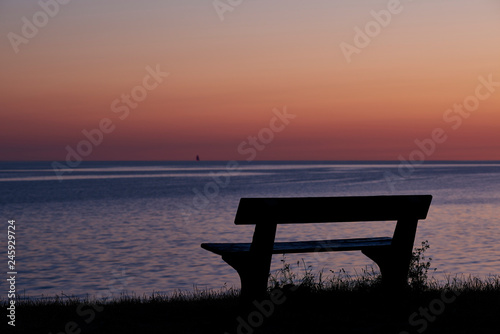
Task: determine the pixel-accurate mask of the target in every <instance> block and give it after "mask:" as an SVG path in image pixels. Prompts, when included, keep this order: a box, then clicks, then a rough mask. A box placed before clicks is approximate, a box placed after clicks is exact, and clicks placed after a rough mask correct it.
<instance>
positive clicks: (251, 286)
mask: <svg viewBox="0 0 500 334" xmlns="http://www.w3.org/2000/svg"><path fill="white" fill-rule="evenodd" d="M222 259H223V260H224V261H225V262H226V263H227V264H229V265H230V266H231V267H233V268H234V269H235V270H236V271H237V272H238V275H239V276H240V281H241V299H242V302H252V301H254V300H258V299H260V298H264V297H265V295H266V291H267V281H268V278H269V269H270V265H271V263H270V262H271V261H270V259H269V261H265V259H258V258H256V257H255V256H252V255H251V254H238V255H225V256H223V257H222Z"/></svg>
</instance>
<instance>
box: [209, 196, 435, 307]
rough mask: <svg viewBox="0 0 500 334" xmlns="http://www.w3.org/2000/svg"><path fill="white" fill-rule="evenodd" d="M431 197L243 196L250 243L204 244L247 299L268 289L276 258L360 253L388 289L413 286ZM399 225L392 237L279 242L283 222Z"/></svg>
mask: <svg viewBox="0 0 500 334" xmlns="http://www.w3.org/2000/svg"><path fill="white" fill-rule="evenodd" d="M431 200H432V196H431V195H414V196H407V195H403V196H362V197H307V198H242V199H241V200H240V203H239V206H238V211H237V213H236V218H235V221H234V223H235V224H236V225H248V224H251V225H255V231H254V234H253V239H252V242H251V243H203V244H201V247H202V248H204V249H206V250H209V251H211V252H214V253H216V254H218V255H221V256H222V259H223V260H224V261H225V262H227V263H228V264H229V265H230V266H232V267H233V268H234V269H235V270H236V271H237V272H238V274H239V276H240V280H241V296H242V298H243V299H255V298H260V297H263V296H264V295H265V293H266V291H267V284H268V277H269V270H270V266H271V257H272V254H287V253H309V252H331V251H352V250H360V251H361V252H362V253H363V254H365V255H366V256H368V257H369V258H370V259H372V260H373V261H374V262H375V263H377V265H378V266H379V268H380V272H381V274H382V282H383V284H384V285H385V286H386V287H389V288H391V289H399V288H403V287H405V286H407V284H408V269H409V265H410V260H411V256H412V251H413V242H414V239H415V233H416V230H417V224H418V220H419V219H425V218H426V216H427V212H428V210H429V206H430V203H431ZM358 221H365V222H371V221H397V224H396V228H395V230H394V234H393V236H392V238H391V237H373V238H358V239H339V240H318V241H296V242H274V238H275V235H276V227H277V225H278V224H305V223H336V222H358Z"/></svg>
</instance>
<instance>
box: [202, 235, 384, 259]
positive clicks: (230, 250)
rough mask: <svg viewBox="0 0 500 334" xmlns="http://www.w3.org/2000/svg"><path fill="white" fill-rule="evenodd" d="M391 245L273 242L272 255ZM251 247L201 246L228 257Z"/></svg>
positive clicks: (359, 241) (367, 241)
mask: <svg viewBox="0 0 500 334" xmlns="http://www.w3.org/2000/svg"><path fill="white" fill-rule="evenodd" d="M391 243H392V238H390V237H378V238H357V239H336V240H316V241H292V242H275V243H274V246H273V251H272V253H273V254H289V253H311V252H332V251H349V250H365V249H367V248H373V247H376V248H380V247H384V246H386V247H390V246H391ZM251 245H252V244H251V243H204V244H201V247H202V248H203V249H206V250H209V251H211V252H213V253H215V254H218V255H228V254H235V253H247V252H250V246H251Z"/></svg>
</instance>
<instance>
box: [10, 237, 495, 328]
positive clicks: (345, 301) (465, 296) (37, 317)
mask: <svg viewBox="0 0 500 334" xmlns="http://www.w3.org/2000/svg"><path fill="white" fill-rule="evenodd" d="M427 248H429V245H428V243H427V242H425V243H423V244H422V245H421V247H419V248H416V249H415V251H414V254H413V260H412V266H411V269H410V273H409V288H408V290H407V291H405V292H403V293H401V294H398V295H389V294H387V292H385V291H384V290H383V289H382V287H381V284H380V276H379V274H378V273H377V272H376V271H374V270H373V269H372V268H365V269H364V270H362V272H361V273H358V274H356V275H352V276H351V275H348V274H347V273H346V272H345V271H343V270H340V271H337V272H335V271H330V272H328V273H327V274H325V273H324V272H321V271H320V272H318V273H314V272H313V268H311V267H310V266H307V264H306V263H305V262H304V261H302V262H298V263H296V265H293V266H292V265H291V264H289V263H287V262H286V258H283V260H282V264H283V265H282V268H281V269H280V270H278V271H276V272H275V273H273V275H271V277H270V281H269V282H270V286H269V287H270V291H274V293H278V294H276V295H274V296H278V295H279V298H272V296H273V293H271V298H269V299H268V300H265V301H257V302H256V303H255V304H253V305H252V306H250V307H246V308H242V307H241V306H240V305H239V303H238V301H239V300H238V290H235V289H231V288H229V289H227V288H226V289H221V290H196V289H195V290H194V291H193V292H189V293H187V292H176V293H174V294H172V295H164V294H158V293H153V294H152V295H149V296H146V295H143V296H135V295H132V296H130V295H122V296H120V297H118V298H115V299H111V300H109V299H108V300H96V299H92V298H84V299H81V298H75V297H71V296H65V295H62V296H56V297H54V298H48V299H20V300H18V301H17V303H16V316H17V319H16V331H15V332H16V333H52V334H56V333H57V334H60V333H75V334H77V333H78V334H79V333H231V334H232V333H245V334H253V333H318V332H321V333H324V332H328V333H384V334H385V333H400V334H402V333H496V332H498V329H499V328H500V320H498V314H499V311H500V276H493V277H490V278H485V279H479V278H476V277H471V276H469V277H466V276H454V277H447V279H446V281H445V282H439V281H438V280H436V279H434V278H433V277H431V278H429V277H428V274H429V271H430V270H431V268H430V266H431V265H430V261H431V259H428V258H426V257H425V254H424V253H425V250H426V249H427ZM297 269H298V271H299V272H300V273H297V272H296V270H297ZM4 303H5V302H4ZM3 306H5V305H3Z"/></svg>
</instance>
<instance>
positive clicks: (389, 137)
mask: <svg viewBox="0 0 500 334" xmlns="http://www.w3.org/2000/svg"><path fill="white" fill-rule="evenodd" d="M215 3H216V4H218V7H217V8H216V6H214V1H213V0H183V1H160V0H142V1H131V0H107V1H98V0H86V1H76V0H74V1H68V0H64V1H63V0H59V1H57V0H41V1H40V2H38V1H32V0H29V1H28V0H2V1H1V2H0V33H1V35H2V38H1V42H0V47H1V53H0V62H1V67H0V74H1V78H2V80H1V82H0V117H1V118H0V119H1V122H0V160H4V161H5V160H47V161H52V160H58V161H64V160H65V159H66V157H67V154H68V148H69V149H71V150H74V151H75V152H78V149H80V150H81V151H82V152H85V154H87V153H88V155H87V156H85V157H84V159H85V160H193V159H194V157H195V156H196V155H197V154H199V155H200V157H201V158H202V160H245V159H248V158H249V157H250V154H245V153H243V152H245V150H248V149H250V148H252V147H253V146H252V144H251V140H250V139H249V137H256V140H257V145H258V146H259V150H256V154H255V159H256V160H398V157H400V156H402V157H404V158H409V157H410V155H411V154H412V152H414V151H415V150H421V151H422V150H424V149H422V148H419V146H418V145H417V144H416V142H415V141H420V142H422V141H423V142H426V143H427V144H428V145H431V144H429V143H430V141H432V142H433V143H434V144H432V145H434V148H433V149H432V152H431V151H427V153H426V159H428V160H500V131H499V130H500V1H498V0H476V1H470V0H447V1H446V0H440V1H438V0H414V1H409V0H406V1H404V0H403V1H401V3H400V4H399V5H396V4H395V0H389V1H388V0H384V1H379V0H372V1H368V0H356V1H353V0H349V1H348V0H344V1H338V0H318V1H297V0H288V1H270V0H267V1H264V0H252V1H250V0H247V1H244V0H243V1H240V2H238V1H236V0H233V1H231V3H233V5H229V4H228V3H230V2H228V0H220V1H216V2H215ZM238 3H239V4H238ZM391 11H392V13H391ZM374 13H375V14H374ZM377 13H378V14H377ZM387 13H388V14H389V15H390V16H387V15H386V14H387ZM376 17H377V18H378V20H379V21H377V19H376ZM33 28H34V29H33ZM365 29H368V34H369V35H371V36H369V35H367V33H366V32H363V35H360V34H359V31H365ZM370 29H371V30H370ZM360 36H361V37H360ZM346 45H349V47H348V50H351V51H352V50H356V52H351V53H350V54H348V53H346V51H345V50H346ZM154 71H157V74H156V76H155V75H152V74H151V73H153V72H154ZM158 71H159V73H160V75H158ZM167 72H168V76H167V75H166V73H167ZM155 78H156V79H155ZM488 81H489V82H490V83H489V84H488V85H485V83H488ZM146 86H147V89H146V88H145V87H146ZM144 93H145V94H146V95H144ZM478 94H479V95H478ZM126 96H128V97H129V102H128V103H129V104H128V105H127V103H126V102H125V100H123V99H124V97H126ZM134 96H135V97H136V98H137V99H134ZM476 102H477V103H476ZM464 103H465V104H466V107H467V108H468V109H469V110H470V111H467V110H465V109H463V108H462V113H459V112H458V111H456V110H453V108H454V105H461V104H462V105H463V104H464ZM467 104H468V105H467ZM131 106H134V107H131ZM285 109H286V113H287V114H289V115H293V116H295V117H294V118H292V117H291V116H290V118H288V119H286V122H285V123H286V124H285V123H283V122H282V121H281V120H273V119H274V118H276V113H280V112H281V113H283V110H285ZM449 109H451V110H449ZM273 110H274V112H273ZM103 120H104V121H103ZM108 120H109V121H108ZM103 122H104V123H106V122H107V123H106V124H107V125H106V126H105V128H106V129H107V132H106V133H104V132H101V133H102V137H99V135H96V136H95V137H94V141H95V143H97V144H95V143H94V144H91V147H90V148H89V147H88V146H85V144H81V143H82V141H87V143H89V141H88V138H87V137H86V136H85V134H84V132H85V131H84V130H86V131H88V132H92V130H93V129H99V126H100V124H102V123H103ZM280 122H281V123H280ZM271 124H273V125H274V128H276V129H277V127H279V131H273V130H271V127H272V126H271ZM266 128H267V129H266ZM436 129H442V131H441V134H442V135H441V137H440V138H441V140H440V141H439V142H438V141H436V140H433V139H432V138H433V137H432V136H433V132H434V130H436ZM96 131H100V130H96ZM93 133H94V134H96V133H97V132H93ZM259 135H260V137H259ZM271 135H272V137H270V136H271ZM443 138H445V139H443ZM262 140H264V142H262ZM426 140H427V141H426ZM432 145H431V146H432ZM427 148H428V149H429V150H430V146H427ZM85 150H87V151H85ZM246 152H248V151H246Z"/></svg>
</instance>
